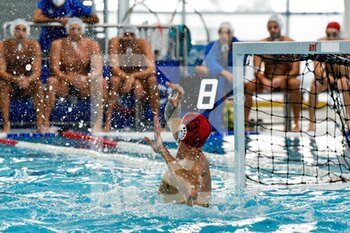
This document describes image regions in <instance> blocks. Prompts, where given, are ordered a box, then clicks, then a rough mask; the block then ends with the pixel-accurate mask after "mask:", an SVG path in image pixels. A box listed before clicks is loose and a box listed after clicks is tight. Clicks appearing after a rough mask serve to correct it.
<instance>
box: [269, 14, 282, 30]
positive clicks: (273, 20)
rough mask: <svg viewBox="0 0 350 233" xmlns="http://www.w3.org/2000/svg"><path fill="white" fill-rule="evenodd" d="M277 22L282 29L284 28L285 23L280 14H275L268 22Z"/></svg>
mask: <svg viewBox="0 0 350 233" xmlns="http://www.w3.org/2000/svg"><path fill="white" fill-rule="evenodd" d="M271 21H272V22H276V23H277V24H278V26H279V27H280V29H282V28H283V23H282V17H281V16H280V15H278V14H273V15H271V16H270V18H269V20H268V21H267V22H271Z"/></svg>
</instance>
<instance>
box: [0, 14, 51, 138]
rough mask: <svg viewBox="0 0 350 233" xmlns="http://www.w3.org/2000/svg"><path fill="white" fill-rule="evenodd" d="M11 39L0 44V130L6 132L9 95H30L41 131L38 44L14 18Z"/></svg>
mask: <svg viewBox="0 0 350 233" xmlns="http://www.w3.org/2000/svg"><path fill="white" fill-rule="evenodd" d="M10 32H11V35H12V38H10V39H7V40H5V41H3V42H1V43H0V89H1V92H0V104H1V111H2V116H3V124H4V127H3V131H4V132H9V131H10V129H11V127H10V121H9V115H10V97H11V96H32V97H33V102H34V107H35V112H36V126H37V130H38V132H43V125H42V123H43V108H44V103H43V102H44V101H43V98H44V95H43V89H42V83H41V81H40V74H41V51H40V46H39V43H38V42H37V41H35V40H32V39H28V38H27V35H29V34H30V27H29V24H28V22H26V21H24V20H22V19H17V20H14V21H13V22H11V25H10Z"/></svg>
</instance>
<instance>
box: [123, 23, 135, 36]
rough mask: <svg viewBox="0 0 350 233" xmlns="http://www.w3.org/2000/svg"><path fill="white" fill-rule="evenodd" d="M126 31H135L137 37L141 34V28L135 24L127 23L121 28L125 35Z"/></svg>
mask: <svg viewBox="0 0 350 233" xmlns="http://www.w3.org/2000/svg"><path fill="white" fill-rule="evenodd" d="M126 32H130V33H134V35H135V36H136V37H137V36H138V35H139V30H138V29H137V27H136V26H135V25H125V26H124V27H122V29H121V35H123V34H124V33H126Z"/></svg>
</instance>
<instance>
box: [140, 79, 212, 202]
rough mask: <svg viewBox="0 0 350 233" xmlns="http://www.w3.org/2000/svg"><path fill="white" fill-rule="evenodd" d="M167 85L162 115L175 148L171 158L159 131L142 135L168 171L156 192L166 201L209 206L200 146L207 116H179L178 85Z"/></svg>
mask: <svg viewBox="0 0 350 233" xmlns="http://www.w3.org/2000/svg"><path fill="white" fill-rule="evenodd" d="M167 85H168V86H169V87H170V88H172V89H173V90H174V95H173V97H172V98H169V99H168V103H167V105H166V107H165V118H166V121H167V124H168V126H169V128H170V129H171V131H172V133H173V135H174V138H175V139H176V140H177V141H178V142H179V149H178V152H177V154H176V157H175V158H174V157H173V156H172V155H171V154H170V153H169V151H168V149H167V148H166V147H165V145H164V144H163V142H162V138H161V136H160V133H155V140H154V141H153V140H151V139H149V138H145V140H146V141H147V142H148V143H149V144H150V145H151V147H152V148H153V150H154V151H155V152H156V153H159V154H161V155H162V157H163V158H164V160H165V162H166V165H167V166H168V170H167V171H166V172H165V174H164V176H163V179H162V181H161V184H160V187H159V193H160V194H161V195H162V196H163V197H164V200H165V201H166V202H169V203H177V204H186V205H189V206H193V205H198V206H202V207H209V201H210V197H211V174H210V166H209V162H208V160H207V158H206V157H205V155H204V153H203V151H202V146H203V145H204V143H205V142H206V140H207V138H208V137H209V135H210V133H211V127H210V123H209V121H208V119H207V118H205V117H204V116H202V115H201V114H198V113H193V112H190V113H188V114H186V115H185V116H184V117H183V118H182V119H180V112H181V107H180V105H181V98H182V97H183V95H184V94H185V93H184V91H183V89H182V87H181V86H179V85H175V84H173V83H167Z"/></svg>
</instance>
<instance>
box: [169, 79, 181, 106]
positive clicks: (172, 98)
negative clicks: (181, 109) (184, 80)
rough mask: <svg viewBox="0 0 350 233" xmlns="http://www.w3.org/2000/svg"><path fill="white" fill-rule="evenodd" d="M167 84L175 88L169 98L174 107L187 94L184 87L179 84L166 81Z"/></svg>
mask: <svg viewBox="0 0 350 233" xmlns="http://www.w3.org/2000/svg"><path fill="white" fill-rule="evenodd" d="M165 85H167V86H168V87H170V88H171V89H173V90H174V92H173V94H172V95H171V96H170V97H169V98H168V101H169V102H170V103H171V105H173V107H174V108H176V107H177V105H178V104H179V103H180V101H181V99H182V97H183V96H184V95H185V91H184V89H183V88H182V87H181V86H180V85H179V84H174V83H171V82H166V83H165Z"/></svg>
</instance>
